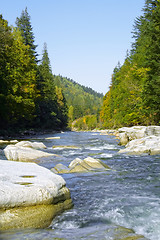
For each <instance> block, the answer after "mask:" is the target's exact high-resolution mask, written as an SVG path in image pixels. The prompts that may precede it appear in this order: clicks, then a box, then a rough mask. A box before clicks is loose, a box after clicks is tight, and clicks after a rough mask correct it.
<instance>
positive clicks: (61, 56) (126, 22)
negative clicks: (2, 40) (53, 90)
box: [0, 0, 145, 94]
mask: <svg viewBox="0 0 160 240" xmlns="http://www.w3.org/2000/svg"><path fill="white" fill-rule="evenodd" d="M144 3H145V0H1V2H0V13H1V14H2V15H3V18H4V19H6V20H8V22H9V25H13V26H15V21H16V17H20V15H21V12H22V10H25V7H27V9H28V13H29V15H30V16H31V24H32V27H33V32H34V36H35V43H36V44H37V45H38V47H37V52H38V54H39V55H40V57H41V54H42V50H43V44H44V42H46V43H47V48H48V53H49V58H50V61H51V66H52V71H53V74H56V75H58V74H60V75H62V76H64V77H68V78H71V79H73V80H74V81H76V82H78V83H80V84H82V85H85V86H88V87H91V88H93V89H94V90H96V91H97V92H102V93H104V94H105V93H106V92H107V91H108V87H109V85H110V82H111V75H112V72H113V69H114V67H115V66H116V65H117V63H118V61H120V63H121V64H123V62H124V59H125V56H126V52H127V49H128V50H130V49H131V43H132V42H133V39H132V33H131V32H132V30H133V24H134V20H135V18H136V17H138V16H140V15H141V14H142V8H143V7H144Z"/></svg>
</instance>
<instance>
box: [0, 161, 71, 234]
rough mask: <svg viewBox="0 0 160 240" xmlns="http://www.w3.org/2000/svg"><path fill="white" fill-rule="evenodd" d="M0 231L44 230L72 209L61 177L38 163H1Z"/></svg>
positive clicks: (67, 191) (68, 194) (68, 193)
mask: <svg viewBox="0 0 160 240" xmlns="http://www.w3.org/2000/svg"><path fill="white" fill-rule="evenodd" d="M0 166H1V167H0V230H6V229H15V228H45V227H48V226H49V225H50V223H51V221H52V219H53V218H54V216H55V215H57V214H58V213H60V212H62V211H64V210H65V209H69V208H71V207H72V200H71V198H70V192H69V190H68V188H67V187H66V183H65V181H64V179H63V178H62V177H61V176H58V175H56V174H54V173H53V172H51V171H50V170H48V169H46V168H44V167H41V166H38V165H37V164H35V163H23V162H12V161H5V160H0Z"/></svg>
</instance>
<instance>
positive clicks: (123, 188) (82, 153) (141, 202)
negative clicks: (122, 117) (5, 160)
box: [0, 132, 160, 240]
mask: <svg viewBox="0 0 160 240" xmlns="http://www.w3.org/2000/svg"><path fill="white" fill-rule="evenodd" d="M48 137H57V139H46V138H48ZM58 137H60V138H58ZM35 140H36V141H42V142H43V143H44V144H45V145H46V146H47V150H46V151H48V152H53V153H56V154H58V155H59V157H56V158H55V157H54V158H46V159H41V160H40V161H39V164H40V165H41V166H44V167H46V168H48V169H51V168H52V167H54V166H55V165H56V164H57V163H63V164H64V165H66V166H68V165H69V163H70V162H71V161H72V160H73V159H75V158H76V157H79V158H81V159H84V158H85V157H88V156H91V157H93V158H98V159H100V160H102V161H103V162H105V163H106V164H107V165H108V166H109V167H110V168H111V170H109V171H103V172H90V173H73V174H63V175H62V176H63V178H64V179H65V180H66V184H67V187H68V188H69V189H70V191H71V197H72V200H73V203H74V207H73V208H72V209H70V210H67V211H65V212H64V213H62V214H61V215H59V216H57V217H56V218H55V219H54V220H53V222H52V224H51V226H50V227H49V228H48V229H38V230H33V229H31V230H24V231H7V232H3V233H1V234H0V239H13V240H14V239H27V240H28V239H29V240H30V239H37V240H38V239H46V240H50V239H56V240H58V239H59V240H62V239H63V240H72V239H77V240H79V239H87V240H92V239H99V240H103V239H107V240H113V239H120V238H118V237H116V233H117V234H119V232H123V228H119V226H122V227H124V228H127V229H133V230H134V232H135V233H136V234H139V235H140V234H141V235H143V236H144V237H145V238H146V239H151V240H159V239H160V184H159V180H160V164H159V161H160V157H159V156H158V155H157V156H148V155H143V156H133V155H132V156H129V155H120V154H118V151H119V149H120V148H122V147H121V146H119V145H118V142H117V140H116V139H115V138H114V137H113V136H107V135H101V134H100V133H99V132H97V133H95V132H94V133H93V132H65V133H57V134H54V135H51V134H50V135H41V136H38V137H37V138H36V139H31V141H35ZM53 145H54V146H56V147H55V148H52V146H53ZM62 146H70V148H63V147H62ZM75 147H76V148H75ZM1 157H3V156H1ZM122 235H123V234H122Z"/></svg>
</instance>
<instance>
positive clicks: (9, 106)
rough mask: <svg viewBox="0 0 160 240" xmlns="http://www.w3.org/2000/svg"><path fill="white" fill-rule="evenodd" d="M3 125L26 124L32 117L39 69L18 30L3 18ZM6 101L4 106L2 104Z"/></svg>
mask: <svg viewBox="0 0 160 240" xmlns="http://www.w3.org/2000/svg"><path fill="white" fill-rule="evenodd" d="M0 29H1V31H0V38H1V46H0V49H1V50H0V51H1V55H0V62H1V63H2V65H1V67H0V85H1V86H0V89H1V92H0V100H1V104H0V105H1V108H0V116H1V127H3V128H6V127H8V126H9V125H10V126H15V125H19V124H20V123H21V125H26V122H27V121H28V123H29V122H30V121H31V120H32V118H33V113H34V108H35V104H34V99H35V95H36V91H35V84H36V70H35V64H34V63H33V61H32V59H31V57H30V55H29V53H28V47H27V46H25V45H24V44H23V39H22V37H21V34H20V32H19V31H18V30H15V29H13V30H12V29H11V28H10V27H8V24H7V22H6V21H5V20H3V18H2V16H1V18H0ZM2 104H3V106H2Z"/></svg>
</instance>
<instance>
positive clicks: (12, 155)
mask: <svg viewBox="0 0 160 240" xmlns="http://www.w3.org/2000/svg"><path fill="white" fill-rule="evenodd" d="M4 153H5V156H6V158H7V159H8V160H10V161H21V162H29V161H33V160H35V159H37V158H41V157H49V156H54V155H55V154H51V153H47V152H43V151H40V150H37V149H33V148H30V147H21V146H16V145H8V146H7V147H6V148H5V149H4Z"/></svg>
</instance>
